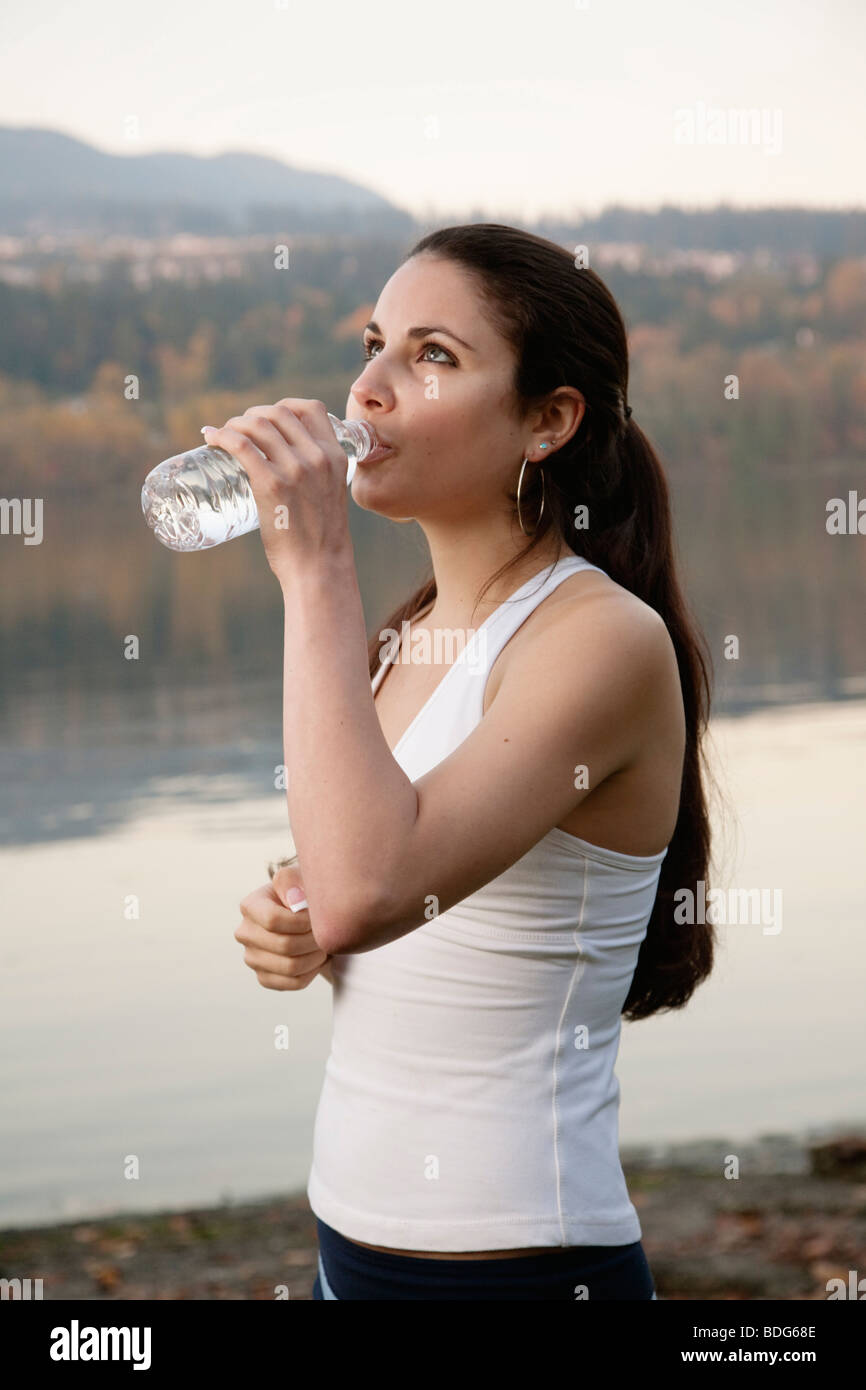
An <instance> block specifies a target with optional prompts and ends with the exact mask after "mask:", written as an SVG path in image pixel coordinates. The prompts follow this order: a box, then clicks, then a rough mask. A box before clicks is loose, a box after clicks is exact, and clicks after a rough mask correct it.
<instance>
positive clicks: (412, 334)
mask: <svg viewBox="0 0 866 1390" xmlns="http://www.w3.org/2000/svg"><path fill="white" fill-rule="evenodd" d="M364 328H365V331H366V329H368V328H369V330H370V332H371V333H378V334H379V337H380V338H381V337H382V330H381V328H380V327H379V325H378V323H374V322H373V321H372V319H371V320H370V322H369V323H367V324H365V325H364ZM428 333H445V334H446V335H447V336H448V337H449V338H453V339H454V341H455V342H457V343H459V344H460V345H461V347H465V348H468V349H469V351H470V352H475V351H476V349H475V348H474V347H473V346H472V344H471V343H464V341H463V339H462V338H458V337H457V334H456V333H452V332H451V329H450V328H436V327H435V326H434V327H430V326H428V327H426V328H425V327H421V328H409V329H407V332H406V337H407V338H426V337H427V334H428Z"/></svg>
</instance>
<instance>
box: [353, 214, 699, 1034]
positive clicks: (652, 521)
mask: <svg viewBox="0 0 866 1390" xmlns="http://www.w3.org/2000/svg"><path fill="white" fill-rule="evenodd" d="M421 254H428V255H432V256H436V257H439V258H444V259H448V260H450V261H453V262H455V263H456V264H457V265H459V266H460V267H462V268H463V269H464V270H465V271H467V272H468V273H469V274H470V275H471V276H472V277H473V278H474V281H475V284H476V285H477V287H478V290H479V293H480V296H481V299H482V302H483V304H484V306H485V311H486V312H487V314H488V315H489V317H490V321H491V323H492V324H493V326H494V327H495V328H496V330H497V332H499V333H500V334H501V336H502V337H503V338H505V339H506V340H507V341H508V342H509V343H510V344H511V346H512V347H513V349H514V352H515V355H516V359H517V368H516V373H515V380H514V388H513V389H514V400H515V404H516V408H517V410H518V411H519V417H520V418H524V416H525V415H527V414H528V413H529V411H530V410H532V409H533V408H537V407H538V406H540V405H542V404H543V403H544V400H545V398H546V397H547V396H548V395H549V394H550V393H551V392H553V391H555V390H556V388H557V387H560V386H573V387H576V388H577V389H578V390H579V391H580V392H581V393H582V395H583V397H584V399H585V402H586V410H585V413H584V417H583V419H582V420H581V423H580V427H579V428H578V430H577V431H576V433H575V434H574V435H573V437H572V438H571V439H570V440H569V441H568V443H567V444H565V445H564V446H562V447H561V448H560V449H559V450H558V451H557V452H556V453H555V454H553V455H552V456H551V457H550V458H549V459H546V460H545V461H544V464H543V467H544V470H545V474H544V510H543V513H542V517H541V521H540V524H539V525H537V526H536V529H535V531H534V533H533V534H532V537H531V539H530V541H529V543H528V544H527V545H526V546H525V547H524V549H523V550H522V551H521V552H520V553H519V554H517V555H516V556H515V557H514V559H513V560H510V561H509V562H508V563H507V564H505V565H503V566H502V567H501V569H499V570H497V571H496V573H495V574H493V575H491V577H490V579H489V580H488V581H487V583H486V584H485V585H484V587H483V588H482V590H481V593H480V594H479V596H478V598H479V601H480V599H481V598H482V597H483V595H484V594H485V593H486V592H487V590H488V589H489V587H490V585H491V584H493V583H494V582H495V580H497V579H498V578H499V577H500V576H501V575H503V574H505V573H507V571H508V570H510V569H511V568H512V567H513V566H514V565H516V564H518V563H519V562H520V561H521V560H522V559H524V558H525V557H526V556H527V555H529V554H530V552H531V551H533V550H534V549H535V548H536V547H537V546H538V545H539V544H540V543H541V541H542V540H543V539H544V537H545V536H546V535H549V533H550V532H551V530H552V529H553V528H556V530H557V531H558V532H559V534H560V536H561V537H562V539H563V540H564V541H565V544H566V545H567V546H568V547H569V549H570V550H572V551H573V552H574V553H575V554H579V555H582V556H584V558H585V559H587V560H589V562H590V563H591V564H593V565H598V567H599V568H600V569H602V570H604V571H605V573H606V574H608V575H609V576H610V578H611V579H613V580H614V581H615V582H616V583H617V584H620V585H622V586H623V588H626V589H629V590H630V591H631V592H632V593H633V594H636V595H637V596H638V598H640V599H642V600H643V602H644V603H646V604H649V606H650V607H651V608H654V609H655V610H656V612H657V613H659V614H660V615H661V617H662V618H663V620H664V622H665V624H666V626H667V629H668V632H669V633H670V636H671V640H672V642H673V645H674V649H675V651H676V657H677V664H678V667H679V676H680V685H681V687H682V695H683V704H684V708H685V720H686V746H685V757H684V763H683V775H682V785H681V789H680V805H679V814H678V817H677V823H676V826H675V828H674V833H673V837H672V839H671V841H670V846H669V848H668V852H667V854H666V856H665V858H664V860H663V861H662V868H661V873H660V877H659V884H658V891H657V894H656V899H655V904H654V906H653V910H652V914H651V916H650V920H649V923H648V926H647V932H646V937H645V939H644V941H643V942H642V944H641V949H640V954H639V956H638V961H637V966H636V969H635V973H634V977H633V979H632V982H631V987H630V989H629V992H628V995H627V996H626V999H625V1002H624V1004H623V1008H622V1014H623V1017H625V1018H626V1019H630V1020H636V1019H640V1018H648V1017H649V1016H650V1015H651V1014H653V1013H657V1012H660V1011H662V1010H669V1009H678V1008H682V1006H683V1005H684V1004H685V1003H687V1001H688V1000H689V999H690V998H691V995H692V994H693V992H694V990H695V989H696V987H697V986H698V985H699V984H700V983H701V981H702V980H704V979H705V978H706V977H707V976H708V975H709V973H710V971H711V969H712V965H713V955H714V947H715V932H714V928H713V925H712V923H706V922H705V923H701V922H678V921H677V920H676V918H675V915H674V912H675V903H674V894H675V893H676V892H677V890H678V889H682V888H686V887H688V888H690V889H691V891H692V893H697V885H698V883H699V882H700V881H701V880H703V881H704V883H705V884H707V881H708V868H709V857H710V824H709V815H708V809H707V803H706V797H705V793H704V783H703V775H711V774H710V769H709V767H708V766H707V764H706V754H705V750H704V748H703V744H702V740H703V737H704V735H705V733H706V730H707V724H708V721H709V713H710V698H711V686H712V672H713V666H712V658H711V656H710V653H709V649H708V647H707V644H706V639H705V638H704V636H703V634H702V633H701V631H700V628H699V627H698V625H697V623H696V622H695V620H694V618H693V616H692V615H691V613H690V611H689V608H688V605H687V603H686V601H685V599H684V597H683V593H682V589H681V588H680V583H679V578H678V574H677V565H676V561H675V556H674V549H673V524H672V519H671V510H670V499H669V493H668V485H667V480H666V478H665V474H664V471H663V469H662V466H661V464H660V462H659V460H658V458H657V456H656V454H655V451H654V450H653V448H652V445H651V444H650V442H649V440H648V439H647V437H646V435H645V434H644V433H643V431H642V429H641V428H640V426H639V425H638V424H637V422H636V420H635V419H634V418H633V417H632V418H628V417H627V416H626V414H625V406H626V404H627V402H628V373H629V362H628V346H627V338H626V328H625V324H624V322H623V319H622V315H621V314H620V312H619V309H618V308H617V305H616V303H615V301H614V299H613V296H612V295H611V293H610V291H609V290H608V288H607V286H606V285H605V284H604V282H603V280H601V279H600V277H599V276H598V275H596V273H595V272H594V271H593V270H590V269H589V268H588V267H586V268H577V265H576V261H575V259H574V258H573V257H572V255H571V253H570V252H568V251H566V250H565V249H564V248H563V247H562V246H558V245H557V244H556V243H555V242H552V241H548V240H546V239H545V238H543V237H539V236H535V235H533V234H532V233H530V232H525V231H522V230H521V229H519V228H517V227H509V226H504V225H502V224H500V223H491V222H487V223H472V224H468V225H465V226H458V227H444V228H441V229H440V230H438V231H434V232H431V233H430V234H429V235H427V236H425V237H423V238H422V239H421V240H420V241H419V242H417V244H416V245H415V246H414V247H413V248H412V250H411V251H409V252H408V253H407V255H406V257H405V258H404V260H409V259H411V258H412V257H413V256H417V255H421ZM515 483H516V479H515ZM541 495H542V494H541V479H540V477H539V472H538V471H536V472H535V473H533V475H532V478H531V480H530V479H529V465H528V464H527V469H526V474H525V476H524V483H523V486H522V487H521V493H520V507H521V513H522V515H523V516H524V518H532V519H533V520H534V518H535V517H537V516H538V513H539V509H540V506H541ZM509 496H510V500H511V501H512V502H514V503H515V504H516V500H517V493H516V486H515V491H514V494H513V495H511V494H509ZM581 505H585V506H586V507H587V508H588V515H589V525H588V527H587V528H586V529H576V526H575V517H576V515H577V512H576V509H577V507H578V506H581ZM516 515H517V513H516V508H515V517H516ZM435 597H436V580H435V578H433V577H431V578H430V579H428V580H426V581H425V582H424V583H423V584H422V585H421V587H420V588H419V589H417V590H416V591H415V593H414V594H412V595H411V597H410V598H408V599H407V600H406V601H405V602H404V603H401V604H400V605H399V606H398V607H397V608H396V609H395V610H394V612H393V613H392V614H391V616H390V617H389V618H388V619H387V621H386V622H385V623H383V624H382V628H391V629H396V630H397V631H401V630H402V629H401V628H400V624H401V622H403V621H404V620H406V621H411V619H412V618H413V617H415V616H416V615H417V614H418V613H420V612H421V611H422V609H424V608H426V607H428V606H429V605H430V604H431V603H432V601H433V599H435ZM380 632H381V628H380V629H379V630H378V632H377V634H374V636H373V637H372V638H371V639H370V644H369V657H370V676H371V678H372V676H373V675H374V674H375V672H376V670H377V669H378V666H379V661H380V654H381V650H382V647H381V642H380V640H379V633H380ZM707 891H709V888H708V887H707ZM680 912H681V909H680Z"/></svg>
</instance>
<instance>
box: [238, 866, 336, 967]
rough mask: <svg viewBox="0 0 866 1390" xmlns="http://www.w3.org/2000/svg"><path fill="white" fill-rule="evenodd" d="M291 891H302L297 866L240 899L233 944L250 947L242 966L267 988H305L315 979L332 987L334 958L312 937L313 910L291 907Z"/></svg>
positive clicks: (288, 868)
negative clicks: (295, 910)
mask: <svg viewBox="0 0 866 1390" xmlns="http://www.w3.org/2000/svg"><path fill="white" fill-rule="evenodd" d="M290 888H301V889H302V890H303V885H302V884H301V876H300V871H299V870H298V868H297V867H296V866H294V865H292V866H288V867H284V868H280V869H277V871H276V873H275V874H274V876H273V878H272V880H271V882H270V883H265V884H263V885H262V887H261V888H256V889H254V890H253V892H252V893H248V894H247V896H246V897H245V898H243V899H242V901H241V903H240V904H239V906H240V910H241V914H242V920H241V922H240V925H239V926H238V927H237V929H236V931H235V940H236V941H240V942H241V944H242V945H243V946H245V947H246V950H245V951H244V964H245V965H248V966H249V967H250V969H251V970H253V971H255V974H256V978H257V979H258V982H259V984H260V985H262V986H264V988H265V989H306V987H307V985H308V984H310V983H311V981H312V980H314V979H315V978H316V976H317V975H324V976H325V978H326V979H327V980H330V981H331V983H332V984H333V977H332V975H331V973H330V960H331V957H330V956H329V955H328V953H327V951H323V950H322V949H321V947H320V946H319V945H318V944H317V942H316V939H315V937H314V936H313V932H312V928H311V926H310V912H309V909H308V908H306V907H302V908H300V909H299V910H298V911H297V912H293V911H292V909H291V908H290V907H289V905H288V902H289V900H288V896H287V894H288V892H289V889H290Z"/></svg>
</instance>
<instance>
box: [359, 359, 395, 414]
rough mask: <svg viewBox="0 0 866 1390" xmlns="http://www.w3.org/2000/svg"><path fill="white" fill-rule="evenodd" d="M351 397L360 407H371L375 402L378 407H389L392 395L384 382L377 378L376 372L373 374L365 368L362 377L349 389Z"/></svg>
mask: <svg viewBox="0 0 866 1390" xmlns="http://www.w3.org/2000/svg"><path fill="white" fill-rule="evenodd" d="M349 395H350V396H354V397H355V400H356V401H357V402H358V404H359V405H369V404H370V403H371V402H375V403H376V404H377V405H389V404H390V401H391V393H390V391H389V390H388V387H387V386H386V385H385V384H384V382H383V381H381V380H380V379H378V378H377V377H376V374H375V372H371V371H370V369H369V367H365V368H364V370H363V371H362V373H361V375H360V376H359V377H357V378H356V380H355V381H354V382H353V383H352V385H351V386H350V387H349Z"/></svg>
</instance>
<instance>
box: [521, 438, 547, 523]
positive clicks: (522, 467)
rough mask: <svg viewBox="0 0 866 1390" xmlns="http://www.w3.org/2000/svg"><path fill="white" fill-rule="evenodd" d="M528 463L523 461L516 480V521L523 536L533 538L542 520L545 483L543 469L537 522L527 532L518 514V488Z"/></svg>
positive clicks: (542, 471) (542, 470) (526, 460)
mask: <svg viewBox="0 0 866 1390" xmlns="http://www.w3.org/2000/svg"><path fill="white" fill-rule="evenodd" d="M541 447H542V449H544V448H546V447H547V446H546V445H544V444H542V446H541ZM528 462H529V459H524V460H523V463H522V465H521V468H520V477H519V478H518V480H517V520H518V521H519V522H520V529H521V531H522V532H523V534H524V536H534V535H535V532H536V531H537V530H538V526H539V522H540V521H541V518H542V516H543V515H544V496H545V492H546V487H545V482H544V469H543V468H542V469H541V470H540V472H541V510H540V511H539V513H538V520H537V521H536V523H535V527H534V529H533V530H532V531H527V529H526V527H525V526H524V524H523V517H522V516H521V513H520V487H521V484H522V482H523V472H524V469H525V468H526V465H527V463H528Z"/></svg>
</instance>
